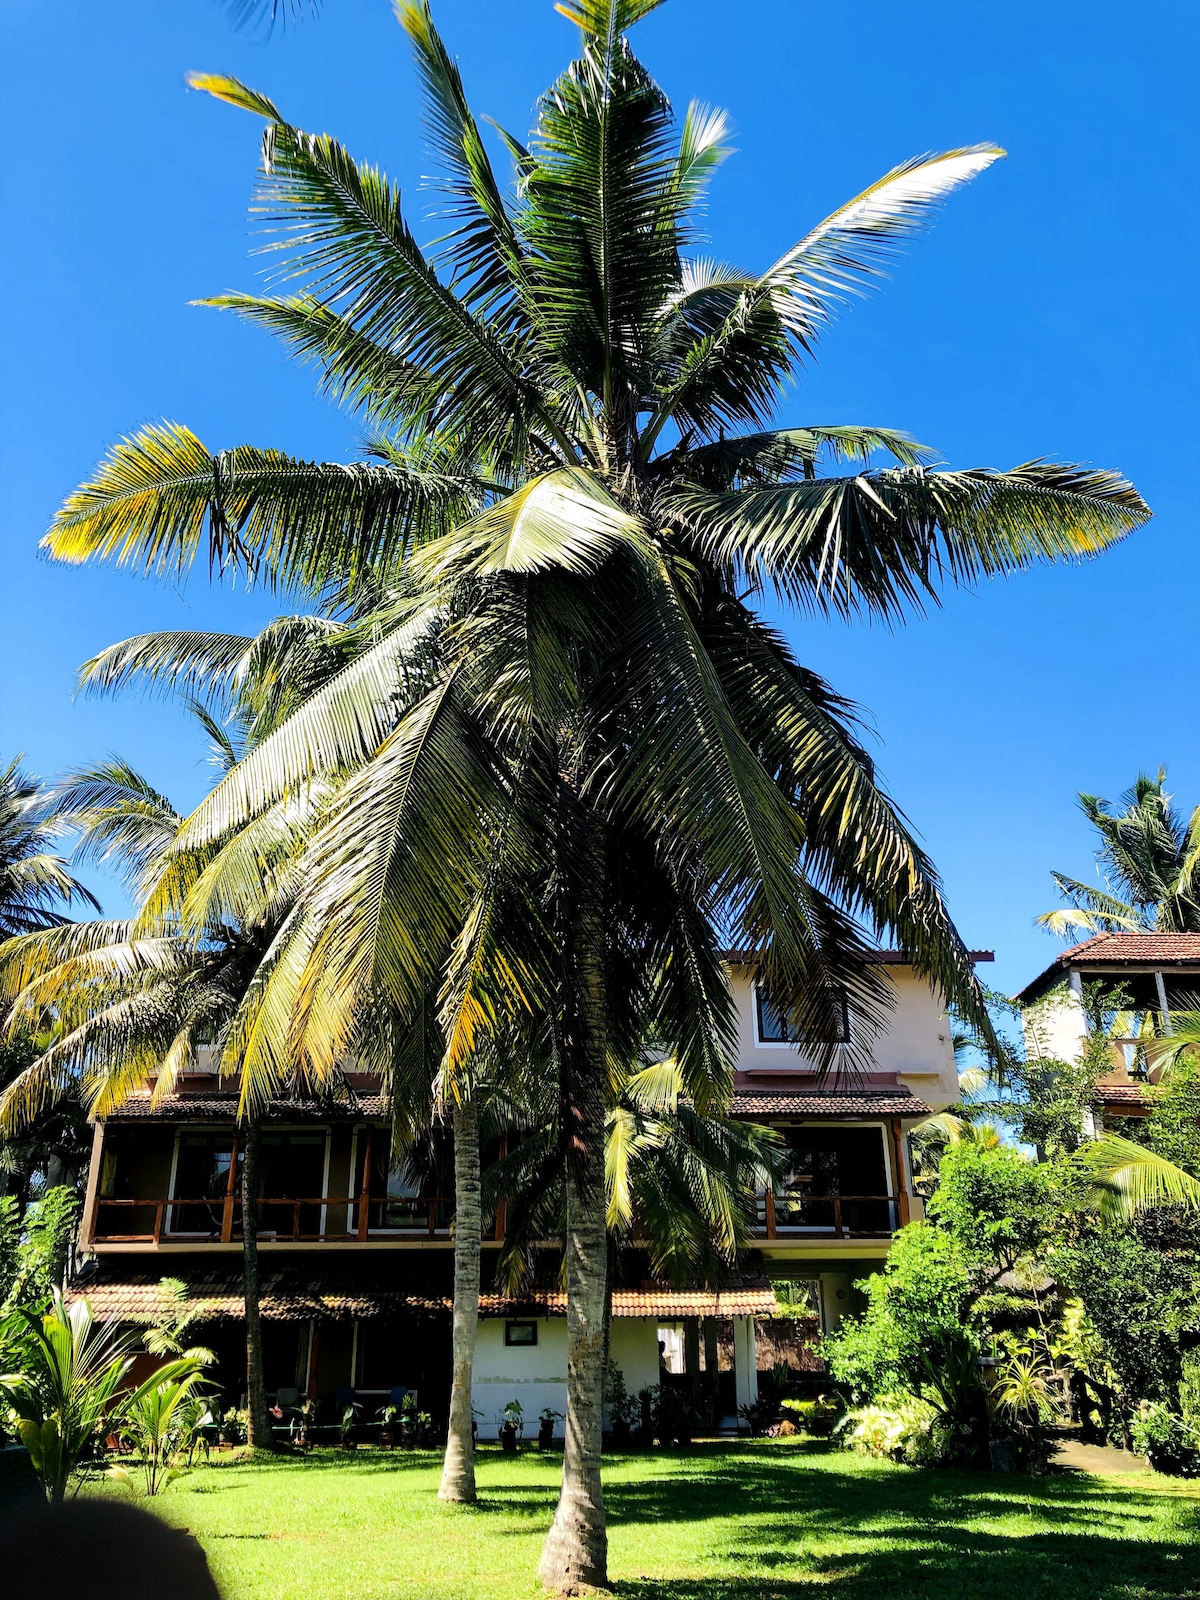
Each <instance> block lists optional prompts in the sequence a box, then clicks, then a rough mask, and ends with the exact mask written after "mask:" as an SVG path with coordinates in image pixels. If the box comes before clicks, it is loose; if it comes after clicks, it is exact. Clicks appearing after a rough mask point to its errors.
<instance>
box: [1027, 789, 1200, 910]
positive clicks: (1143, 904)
mask: <svg viewBox="0 0 1200 1600" xmlns="http://www.w3.org/2000/svg"><path fill="white" fill-rule="evenodd" d="M1166 781H1167V769H1166V767H1159V769H1158V773H1157V775H1156V776H1155V777H1153V778H1150V777H1147V776H1146V774H1145V773H1144V772H1142V773H1139V774H1138V777H1137V782H1136V783H1135V784H1134V785H1133V787H1132V788H1131V789H1126V791H1125V793H1124V794H1123V795H1122V796H1121V798H1120V799H1119V800H1118V802H1117V804H1116V807H1114V806H1113V805H1112V803H1111V801H1108V800H1101V799H1100V798H1099V797H1098V796H1097V795H1094V794H1084V793H1080V795H1079V808H1080V810H1081V811H1082V812H1083V814H1084V816H1085V817H1086V818H1087V819H1088V821H1089V822H1090V823H1091V824H1092V826H1093V827H1094V828H1095V830H1096V832H1097V833H1098V834H1099V835H1100V845H1099V848H1098V849H1097V851H1096V865H1097V866H1098V867H1099V869H1100V873H1101V876H1102V877H1103V879H1104V882H1105V887H1104V888H1103V889H1100V888H1097V887H1096V886H1095V885H1093V884H1088V883H1082V882H1080V880H1079V879H1078V878H1071V877H1068V876H1067V875H1066V874H1065V873H1062V872H1052V873H1051V874H1050V876H1051V877H1052V878H1053V879H1054V882H1055V886H1056V887H1057V888H1058V890H1059V893H1060V894H1061V895H1062V896H1063V898H1064V899H1065V900H1068V901H1069V902H1070V905H1069V906H1068V907H1066V908H1064V909H1062V910H1059V911H1047V912H1044V913H1043V914H1042V916H1040V917H1039V918H1038V921H1039V922H1040V923H1041V924H1042V925H1043V926H1044V927H1047V928H1049V929H1050V930H1051V932H1053V933H1057V934H1061V935H1062V936H1063V937H1064V938H1072V937H1074V936H1075V935H1076V934H1077V933H1079V932H1084V933H1122V932H1133V933H1143V932H1154V931H1157V932H1159V933H1200V806H1197V807H1196V808H1195V810H1194V811H1193V812H1192V814H1191V816H1190V817H1188V818H1187V819H1186V820H1185V819H1184V817H1183V816H1182V815H1181V813H1180V812H1179V811H1177V810H1176V808H1175V806H1174V804H1173V803H1172V797H1171V796H1170V795H1169V794H1167V792H1166V789H1165V784H1166Z"/></svg>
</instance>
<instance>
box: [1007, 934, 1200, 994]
mask: <svg viewBox="0 0 1200 1600" xmlns="http://www.w3.org/2000/svg"><path fill="white" fill-rule="evenodd" d="M1123 966H1141V967H1177V966H1188V967H1200V933H1096V934H1093V935H1092V937H1091V938H1090V939H1085V940H1084V941H1083V943H1082V944H1075V945H1072V946H1071V948H1070V949H1069V950H1064V951H1063V952H1062V954H1061V955H1058V956H1055V958H1054V960H1053V961H1052V962H1051V963H1050V965H1049V966H1048V967H1047V968H1046V970H1045V971H1044V972H1039V973H1038V975H1037V977H1036V978H1034V979H1033V981H1032V982H1031V983H1027V984H1026V985H1025V987H1024V988H1023V989H1022V990H1021V991H1020V992H1019V993H1018V994H1016V995H1014V997H1013V998H1014V999H1016V1000H1027V999H1028V1000H1032V999H1033V998H1034V997H1035V995H1036V994H1037V993H1038V991H1039V990H1040V989H1041V988H1042V986H1043V985H1044V984H1045V983H1046V981H1047V980H1048V979H1050V978H1053V977H1055V976H1057V975H1058V974H1059V973H1061V972H1066V971H1068V970H1069V969H1070V968H1071V967H1123Z"/></svg>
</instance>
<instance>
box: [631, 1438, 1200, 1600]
mask: <svg viewBox="0 0 1200 1600" xmlns="http://www.w3.org/2000/svg"><path fill="white" fill-rule="evenodd" d="M806 1466H807V1467H808V1468H809V1470H805V1467H806ZM607 1499H608V1505H609V1510H610V1514H611V1517H612V1521H613V1524H614V1525H617V1524H620V1523H626V1524H628V1523H635V1524H647V1525H659V1526H662V1525H664V1524H670V1523H680V1524H686V1523H694V1522H697V1521H704V1520H709V1521H711V1522H712V1524H713V1532H714V1537H715V1538H720V1537H721V1535H720V1534H719V1533H718V1532H717V1529H718V1528H719V1527H720V1526H721V1524H720V1522H719V1520H718V1519H725V1523H724V1526H725V1530H726V1531H725V1533H724V1537H725V1538H726V1539H728V1541H729V1542H728V1544H727V1545H726V1546H725V1548H723V1549H722V1548H720V1547H711V1548H710V1549H709V1550H708V1552H707V1556H708V1558H709V1559H710V1560H711V1562H712V1564H713V1565H715V1566H717V1567H723V1568H725V1569H726V1570H727V1571H728V1570H729V1569H732V1570H733V1572H734V1573H736V1574H737V1575H736V1576H731V1577H711V1578H706V1579H705V1580H704V1581H703V1582H690V1581H688V1580H681V1579H679V1578H668V1579H637V1580H633V1581H628V1582H624V1583H621V1584H618V1585H617V1590H618V1593H619V1594H620V1595H621V1596H622V1597H623V1600H693V1597H694V1600H701V1597H703V1600H800V1597H801V1596H803V1597H805V1600H814V1597H815V1596H817V1595H819V1594H820V1593H821V1592H822V1591H825V1592H828V1591H830V1590H833V1591H834V1592H835V1593H836V1595H837V1597H838V1600H881V1597H883V1596H886V1597H887V1600H1185V1597H1187V1600H1195V1597H1196V1596H1197V1595H1198V1594H1200V1544H1198V1542H1197V1540H1198V1538H1200V1502H1197V1501H1196V1500H1194V1499H1191V1498H1186V1497H1180V1498H1172V1497H1171V1496H1170V1495H1169V1494H1166V1495H1164V1494H1162V1493H1157V1494H1156V1493H1155V1492H1153V1491H1152V1490H1147V1489H1144V1488H1134V1487H1130V1486H1126V1485H1124V1484H1121V1485H1117V1484H1114V1483H1112V1482H1111V1481H1109V1480H1105V1479H1099V1478H1075V1477H1066V1476H1064V1477H1052V1478H1038V1479H1033V1478H1026V1477H1021V1476H1018V1475H1015V1474H1014V1475H1012V1476H1009V1475H997V1476H992V1475H991V1474H983V1473H980V1474H972V1473H963V1472H937V1471H929V1470H927V1471H911V1472H905V1471H898V1470H894V1469H881V1470H879V1471H877V1472H876V1471H872V1470H870V1469H867V1470H863V1469H862V1468H859V1470H855V1471H847V1470H844V1469H843V1470H838V1468H837V1467H836V1466H835V1465H833V1463H832V1462H831V1461H825V1462H821V1463H819V1464H818V1463H817V1462H808V1463H805V1461H804V1458H803V1456H802V1455H801V1454H800V1453H799V1452H788V1453H784V1452H777V1451H763V1452H761V1453H759V1452H755V1451H753V1450H748V1451H745V1452H744V1453H740V1454H738V1455H737V1456H730V1457H725V1458H724V1459H713V1458H711V1457H710V1458H709V1459H708V1460H707V1461H705V1462H703V1463H701V1462H700V1461H698V1462H697V1471H696V1473H695V1474H675V1473H672V1474H671V1475H669V1476H665V1477H660V1478H657V1479H653V1480H645V1481H640V1482H632V1483H614V1484H613V1485H612V1487H611V1488H610V1490H609V1493H608V1496H607ZM1001 1519H1008V1520H1007V1524H1006V1523H1005V1522H1004V1521H1001ZM1014 1519H1015V1520H1014ZM989 1524H991V1526H989ZM839 1542H844V1545H845V1549H844V1550H841V1551H836V1553H830V1551H829V1546H830V1544H833V1545H835V1546H836V1545H837V1544H838V1543H839Z"/></svg>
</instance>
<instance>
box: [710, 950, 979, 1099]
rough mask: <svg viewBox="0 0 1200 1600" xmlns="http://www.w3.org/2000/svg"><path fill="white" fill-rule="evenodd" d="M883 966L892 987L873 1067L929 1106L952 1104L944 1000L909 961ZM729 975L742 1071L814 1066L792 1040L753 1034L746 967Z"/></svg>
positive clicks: (953, 1081)
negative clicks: (905, 964) (889, 1009)
mask: <svg viewBox="0 0 1200 1600" xmlns="http://www.w3.org/2000/svg"><path fill="white" fill-rule="evenodd" d="M883 972H884V974H885V976H886V977H887V978H888V980H889V981H890V983H891V984H892V987H893V989H894V991H895V1006H894V1008H893V1010H892V1012H891V1014H890V1016H889V1018H888V1020H887V1022H886V1024H885V1028H884V1031H883V1032H882V1033H881V1034H880V1035H879V1037H878V1038H877V1039H876V1040H875V1044H874V1047H873V1051H872V1054H873V1057H874V1060H873V1069H874V1070H875V1071H877V1072H884V1073H895V1074H896V1076H897V1077H898V1078H899V1079H900V1080H901V1082H903V1083H906V1084H907V1085H908V1086H909V1087H910V1088H911V1089H912V1091H913V1093H914V1094H917V1095H919V1096H920V1098H921V1099H922V1100H927V1101H928V1102H929V1103H930V1104H931V1105H932V1106H934V1108H935V1109H937V1108H938V1107H941V1106H946V1105H951V1104H953V1103H954V1101H956V1100H957V1099H958V1073H957V1070H956V1068H955V1064H954V1047H953V1044H952V1043H951V1036H950V1019H949V1017H948V1016H947V1014H946V1007H945V1003H944V1001H943V1000H942V998H941V996H940V995H939V994H937V993H936V992H935V991H934V990H933V989H932V988H931V987H930V985H929V984H928V982H926V980H925V979H924V978H918V977H917V976H916V974H915V973H914V972H913V971H912V969H911V968H910V967H895V966H889V967H885V968H883ZM730 981H731V984H732V988H733V997H734V1001H735V1003H736V1005H737V1011H738V1059H737V1065H738V1068H739V1069H740V1070H741V1071H743V1072H745V1071H753V1072H762V1071H764V1070H768V1071H769V1070H771V1069H772V1068H774V1069H777V1070H783V1071H786V1072H796V1071H797V1070H800V1071H803V1070H805V1068H812V1069H813V1070H815V1066H816V1064H815V1062H813V1061H812V1060H811V1058H806V1057H805V1056H804V1055H802V1053H801V1052H800V1050H799V1049H798V1048H797V1046H795V1045H792V1044H770V1043H764V1042H762V1041H761V1040H759V1038H758V1030H757V1024H756V1007H755V1003H754V986H753V974H752V972H751V971H750V969H749V968H747V967H737V968H734V969H733V971H732V973H731V978H730Z"/></svg>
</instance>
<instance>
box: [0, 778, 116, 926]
mask: <svg viewBox="0 0 1200 1600" xmlns="http://www.w3.org/2000/svg"><path fill="white" fill-rule="evenodd" d="M62 831H63V830H62V827H61V825H60V824H59V823H58V821H57V819H56V818H55V815H54V808H53V804H52V803H51V801H50V799H49V797H48V795H47V791H46V790H45V789H44V788H43V787H42V786H41V785H40V784H39V783H38V780H37V779H36V778H31V777H29V776H28V774H26V773H24V772H22V771H21V768H20V765H19V762H17V761H10V762H9V764H8V766H7V767H5V768H4V770H3V771H2V772H0V940H4V939H11V938H14V937H15V936H16V935H17V934H21V933H30V932H32V931H33V930H35V929H37V928H55V927H59V926H61V924H62V923H64V922H66V921H67V920H68V914H67V912H66V910H64V909H63V908H64V907H69V906H72V905H77V904H83V905H89V906H91V908H92V910H93V911H99V909H100V903H99V901H98V900H97V899H96V898H95V896H94V895H93V894H91V892H90V891H89V890H87V889H85V888H84V886H83V885H82V884H81V883H80V882H79V880H78V879H77V878H76V877H75V876H74V875H73V874H72V872H71V870H70V867H69V865H68V863H67V862H66V860H65V859H64V858H63V857H62V856H60V855H58V854H56V853H55V851H54V850H53V849H52V848H51V846H52V845H53V844H54V841H55V840H56V839H58V838H59V837H60V836H61V834H62Z"/></svg>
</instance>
